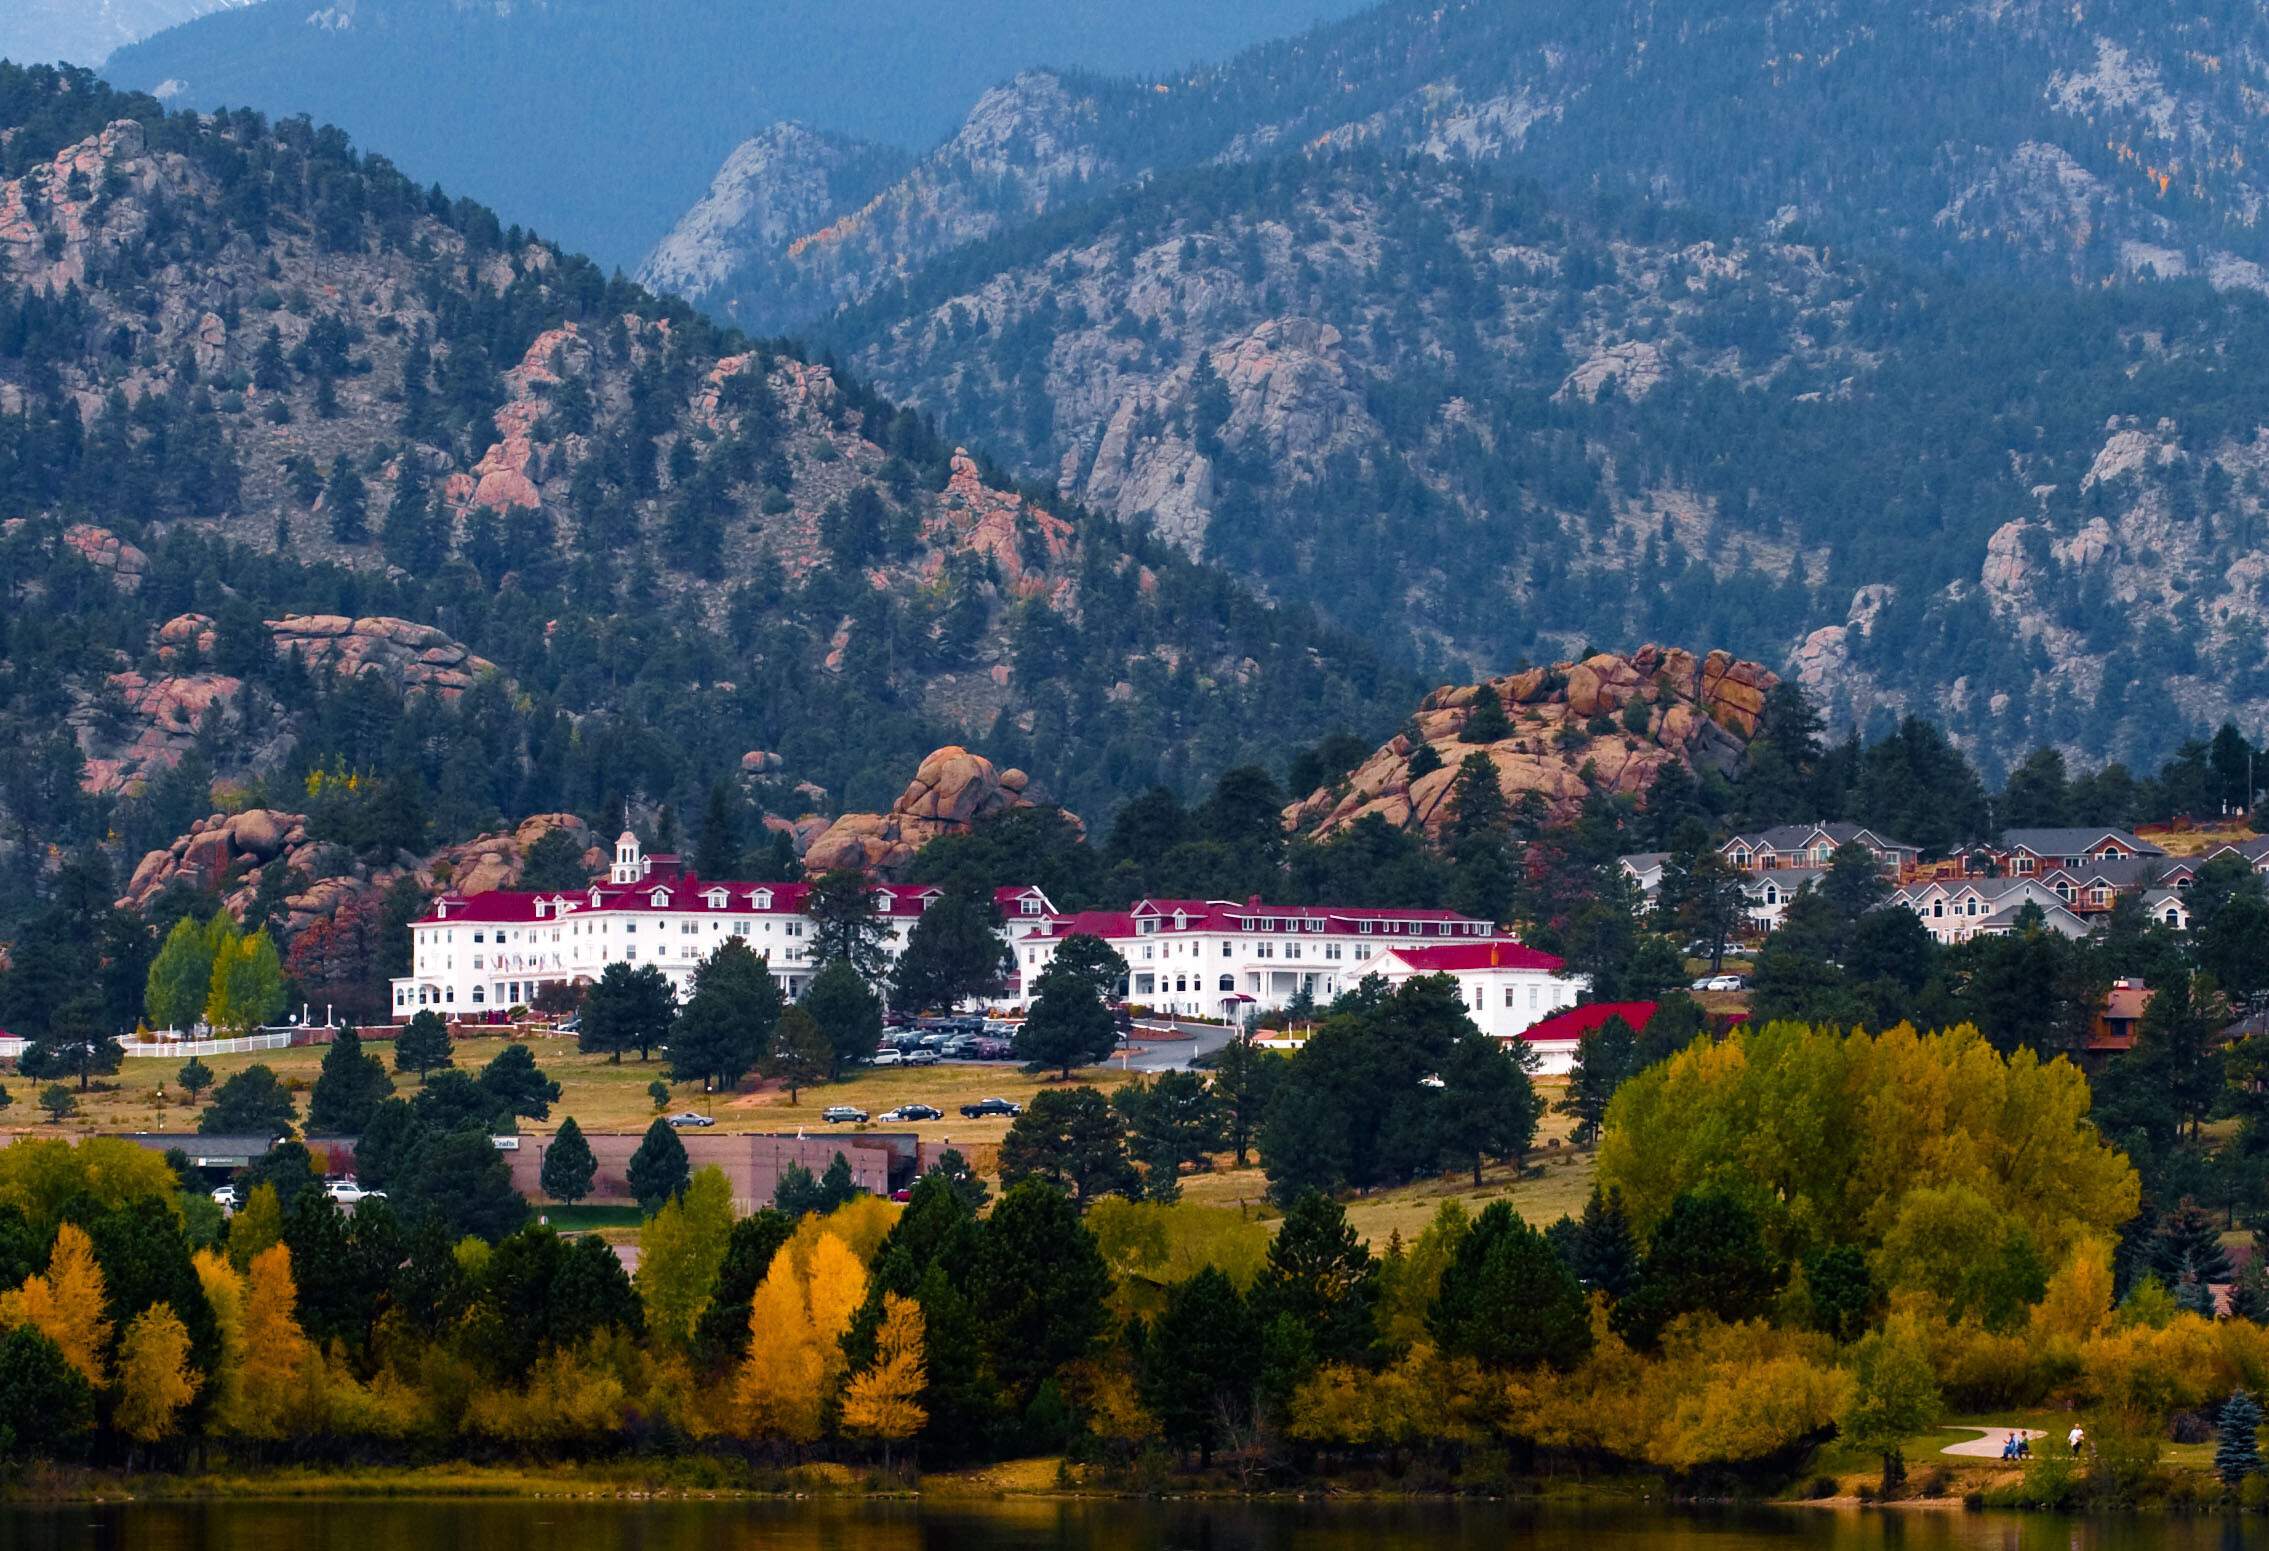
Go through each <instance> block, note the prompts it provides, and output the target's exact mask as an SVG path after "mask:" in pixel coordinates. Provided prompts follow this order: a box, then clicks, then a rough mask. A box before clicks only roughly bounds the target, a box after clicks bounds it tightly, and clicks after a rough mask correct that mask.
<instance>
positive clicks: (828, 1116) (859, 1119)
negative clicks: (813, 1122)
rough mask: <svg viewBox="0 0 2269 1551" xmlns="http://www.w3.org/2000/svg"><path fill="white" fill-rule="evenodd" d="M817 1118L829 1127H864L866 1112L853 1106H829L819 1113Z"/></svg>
mask: <svg viewBox="0 0 2269 1551" xmlns="http://www.w3.org/2000/svg"><path fill="white" fill-rule="evenodd" d="M819 1118H820V1119H822V1120H824V1121H826V1122H827V1123H828V1124H829V1125H831V1126H835V1125H854V1126H859V1125H865V1124H866V1123H867V1112H866V1111H865V1110H863V1109H861V1108H859V1107H858V1106H857V1105H855V1104H830V1105H828V1106H827V1108H825V1109H823V1110H821V1111H820V1112H819Z"/></svg>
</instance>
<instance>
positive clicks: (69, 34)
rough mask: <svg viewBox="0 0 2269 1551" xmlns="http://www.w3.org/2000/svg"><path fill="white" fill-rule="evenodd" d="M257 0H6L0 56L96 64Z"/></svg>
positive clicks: (21, 61)
mask: <svg viewBox="0 0 2269 1551" xmlns="http://www.w3.org/2000/svg"><path fill="white" fill-rule="evenodd" d="M256 3H257V0H11V3H10V4H9V5H8V7H7V9H6V10H5V11H4V12H0V59H12V60H14V61H15V62H16V63H17V64H20V65H31V64H57V63H61V62H63V61H66V60H68V61H69V62H70V63H72V64H75V65H99V64H101V63H102V62H103V60H105V59H106V58H108V57H109V56H110V53H111V51H112V50H113V49H117V48H121V47H123V46H124V45H126V44H128V43H132V42H134V41H135V40H137V39H139V38H146V37H148V36H150V34H152V33H154V32H162V31H164V30H165V29H166V28H168V27H178V26H180V25H181V24H182V23H183V22H188V21H195V20H196V19H197V18H198V17H200V16H205V15H209V14H210V13H212V12H214V11H220V10H227V9H230V8H233V7H240V6H246V5H252V4H256Z"/></svg>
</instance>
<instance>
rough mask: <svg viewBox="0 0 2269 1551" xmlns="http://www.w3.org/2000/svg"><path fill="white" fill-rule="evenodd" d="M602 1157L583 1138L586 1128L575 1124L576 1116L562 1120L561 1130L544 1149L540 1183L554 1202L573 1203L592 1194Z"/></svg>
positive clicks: (539, 1175) (571, 1204)
mask: <svg viewBox="0 0 2269 1551" xmlns="http://www.w3.org/2000/svg"><path fill="white" fill-rule="evenodd" d="M598 1171H599V1160H598V1159H597V1158H595V1157H593V1156H592V1154H591V1144H590V1143H589V1142H587V1141H585V1140H584V1139H583V1128H582V1127H581V1126H579V1125H577V1124H576V1123H575V1117H574V1116H573V1115H570V1116H568V1117H567V1118H566V1119H565V1120H563V1121H561V1122H560V1123H559V1131H558V1133H557V1134H556V1135H555V1136H553V1137H552V1139H551V1143H550V1145H549V1146H547V1147H545V1148H544V1162H543V1168H542V1169H541V1170H540V1171H539V1173H538V1176H537V1182H538V1183H539V1184H541V1185H542V1186H543V1187H544V1194H545V1195H547V1196H550V1197H551V1198H552V1199H553V1200H554V1201H559V1202H562V1203H564V1204H565V1205H568V1206H573V1205H574V1204H575V1203H576V1202H578V1201H580V1200H582V1199H583V1198H584V1197H585V1196H587V1195H589V1194H590V1193H591V1182H592V1180H593V1179H595V1178H596V1177H597V1175H598Z"/></svg>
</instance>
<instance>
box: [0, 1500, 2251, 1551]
mask: <svg viewBox="0 0 2269 1551" xmlns="http://www.w3.org/2000/svg"><path fill="white" fill-rule="evenodd" d="M1515 1546H1517V1547H1521V1548H1523V1551H1738V1548H1746V1547H1751V1546H1760V1547H1786V1548H1788V1551H2249V1548H2255V1547H2259V1548H2262V1551H2269V1523H2264V1522H2263V1521H2260V1520H2240V1519H2236V1518H2225V1517H2221V1516H2208V1517H2202V1518H2182V1519H2178V1518H2157V1517H2145V1518H2135V1519H2098V1520H2074V1519H2055V1518H2044V1517H2035V1516H2019V1515H1999V1514H1990V1515H1989V1514H1971V1513H1961V1512H1954V1511H1949V1512H1939V1511H1931V1510H1921V1511H1910V1512H1898V1513H1864V1514H1863V1513H1856V1512H1834V1511H1818V1510H1809V1509H1789V1510H1723V1511H1693V1512H1688V1511H1669V1510H1661V1509H1654V1508H1648V1507H1643V1506H1615V1507H1598V1508H1582V1509H1577V1508H1552V1509H1536V1508H1524V1507H1514V1506H1507V1505H1501V1504H1467V1505H1454V1506H1446V1505H1437V1504H1426V1505H1399V1506H1398V1505H1372V1504H1353V1505H1345V1504H1341V1505H1329V1506H1327V1505H1323V1504H1296V1503H1283V1504H1278V1503H1272V1504H1266V1505H1243V1504H1229V1503H1117V1502H1086V1503H1081V1502H1032V1501H1018V1502H1009V1503H999V1504H994V1503H985V1504H970V1505H954V1506H943V1505H934V1504H932V1505H923V1504H913V1503H884V1504H858V1503H827V1502H820V1503H738V1502H723V1503H720V1502H693V1503H684V1502H667V1503H638V1502H622V1503H618V1502H604V1503H594V1502H493V1503H491V1502H332V1503H317V1502H278V1503H242V1502H232V1503H196V1504H148V1505H143V1504H135V1505H130V1506H124V1507H110V1508H92V1509H90V1508H11V1509H9V1510H7V1511H5V1512H0V1551H1503V1548H1506V1547H1515Z"/></svg>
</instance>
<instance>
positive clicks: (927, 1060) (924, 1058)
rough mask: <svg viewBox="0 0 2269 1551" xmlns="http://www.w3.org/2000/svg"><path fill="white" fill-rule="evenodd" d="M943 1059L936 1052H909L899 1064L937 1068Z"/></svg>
mask: <svg viewBox="0 0 2269 1551" xmlns="http://www.w3.org/2000/svg"><path fill="white" fill-rule="evenodd" d="M940 1059H942V1058H941V1057H940V1056H939V1055H938V1053H937V1052H936V1051H934V1050H909V1051H907V1052H906V1055H905V1058H904V1059H903V1060H902V1061H901V1062H900V1063H899V1064H900V1065H902V1066H935V1065H937V1064H938V1062H939V1060H940Z"/></svg>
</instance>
